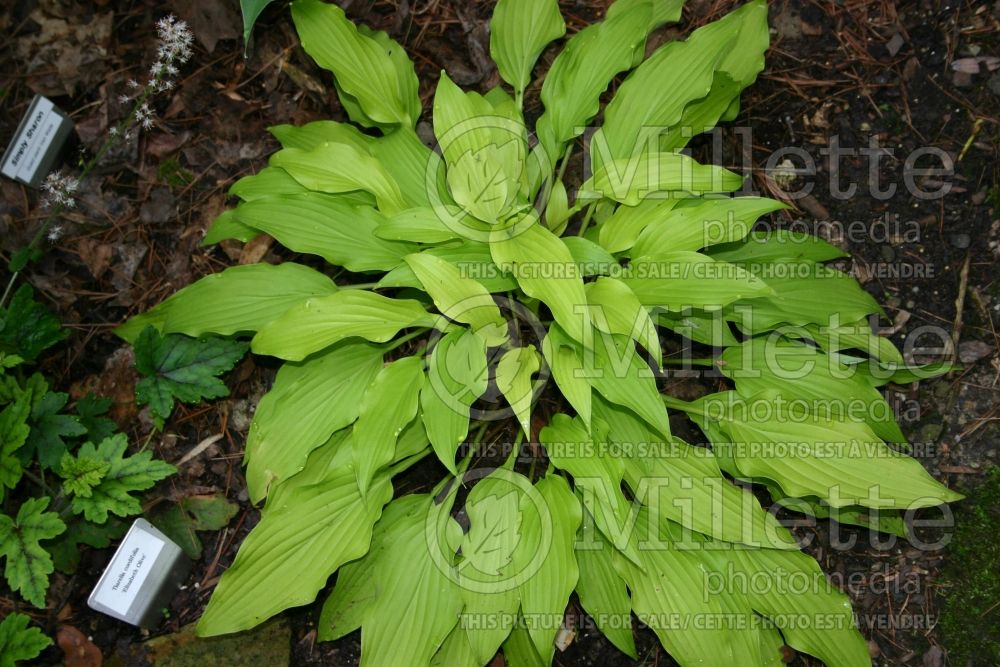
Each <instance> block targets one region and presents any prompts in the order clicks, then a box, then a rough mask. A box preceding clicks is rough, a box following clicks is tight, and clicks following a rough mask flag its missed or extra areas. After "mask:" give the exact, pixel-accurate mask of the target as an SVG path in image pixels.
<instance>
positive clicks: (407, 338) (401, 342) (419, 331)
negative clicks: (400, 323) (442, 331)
mask: <svg viewBox="0 0 1000 667" xmlns="http://www.w3.org/2000/svg"><path fill="white" fill-rule="evenodd" d="M428 331H429V329H428V328H420V329H417V330H416V331H411V332H410V333H408V334H406V335H405V336H403V337H402V338H398V339H396V340H394V341H393V342H392V345H390V346H389V347H387V348H386V349H385V351H386V352H392V351H393V350H395V349H396V348H397V347H399V346H400V345H404V344H406V343H409V342H410V341H411V340H413V339H414V338H416V337H417V336H420V335H422V334H425V333H427V332H428Z"/></svg>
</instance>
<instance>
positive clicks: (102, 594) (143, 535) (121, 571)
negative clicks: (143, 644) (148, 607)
mask: <svg viewBox="0 0 1000 667" xmlns="http://www.w3.org/2000/svg"><path fill="white" fill-rule="evenodd" d="M163 545H164V542H163V540H161V539H159V538H158V537H156V536H154V535H150V534H149V533H147V532H145V531H143V530H131V531H129V533H128V535H126V536H125V541H124V542H122V543H121V546H119V547H118V551H116V552H115V557H114V560H112V561H111V565H109V566H108V569H107V571H106V573H105V576H104V577H103V578H102V580H101V585H100V588H99V589H98V591H97V595H96V596H95V597H94V600H95V601H96V602H99V603H101V604H102V605H104V606H106V607H108V608H109V609H113V610H114V611H116V612H118V613H119V614H122V615H123V616H124V615H126V614H128V610H129V608H130V607H131V606H132V602H133V601H134V600H135V596H136V594H137V593H138V592H139V590H140V589H141V588H142V584H143V582H144V581H146V577H147V576H149V572H150V570H152V568H153V563H155V562H156V557H157V556H159V555H160V551H161V550H162V549H163Z"/></svg>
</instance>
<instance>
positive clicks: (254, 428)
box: [246, 339, 384, 502]
mask: <svg viewBox="0 0 1000 667" xmlns="http://www.w3.org/2000/svg"><path fill="white" fill-rule="evenodd" d="M383 352H384V351H383V350H382V349H381V348H379V347H377V346H375V345H372V344H370V343H367V342H365V341H363V340H358V339H352V340H345V341H343V342H341V343H338V344H336V345H334V346H332V347H331V348H329V349H328V350H324V351H323V352H320V353H318V354H315V355H312V356H310V357H309V358H307V359H305V360H304V361H301V362H296V363H288V364H285V365H284V366H282V367H281V370H279V371H278V375H277V377H276V378H275V380H274V385H273V386H272V387H271V390H270V391H269V392H268V393H267V394H265V395H264V397H263V398H262V399H261V400H260V403H259V404H258V405H257V410H256V411H255V412H254V417H253V422H252V423H251V424H250V432H249V433H248V434H247V444H246V462H247V472H246V477H247V488H248V489H249V491H250V498H251V499H252V500H253V501H254V502H259V501H260V500H262V499H263V498H264V496H265V495H267V489H268V487H269V486H270V485H271V484H272V482H273V481H274V480H278V481H282V480H285V479H288V478H289V477H292V476H293V475H295V474H296V473H298V472H299V471H300V470H302V469H303V468H304V467H305V465H306V459H307V458H308V456H309V453H310V452H311V451H312V450H313V449H315V448H316V447H319V446H320V445H322V444H323V443H324V442H326V441H327V439H328V438H329V437H330V435H331V434H332V433H333V432H334V431H338V430H340V429H342V428H344V427H345V426H348V425H350V424H352V423H353V422H354V420H355V419H357V418H358V413H359V410H360V405H359V402H358V396H361V395H362V394H363V393H364V391H365V390H366V389H367V388H368V385H370V384H371V382H372V380H374V379H375V375H376V374H377V373H378V372H379V369H381V368H382V355H383Z"/></svg>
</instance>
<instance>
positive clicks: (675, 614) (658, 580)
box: [617, 509, 761, 665]
mask: <svg viewBox="0 0 1000 667" xmlns="http://www.w3.org/2000/svg"><path fill="white" fill-rule="evenodd" d="M677 528H679V527H676V526H671V525H670V522H669V521H667V522H662V521H655V520H652V518H651V514H650V513H649V512H648V511H646V510H645V509H643V510H641V511H640V512H639V516H638V518H637V521H636V530H635V532H634V533H633V538H632V539H634V540H636V547H637V550H638V552H639V553H640V554H641V558H642V563H641V565H636V564H635V563H632V562H631V561H629V560H627V559H625V558H618V561H617V564H618V568H619V571H620V572H621V575H622V577H623V578H624V579H625V581H626V582H627V583H628V587H629V590H630V591H631V592H632V610H633V611H634V612H635V614H636V616H638V617H639V620H641V621H642V622H643V623H645V624H646V625H648V626H649V627H650V628H651V629H652V630H653V631H654V632H655V633H656V635H657V637H659V639H660V642H661V643H662V644H663V646H664V647H665V648H666V649H667V651H669V652H670V655H671V656H673V657H674V659H676V660H677V662H679V663H680V664H682V665H695V664H709V665H731V664H760V663H761V656H760V648H761V641H760V638H759V637H758V632H759V631H758V627H759V625H758V624H756V623H754V622H753V609H752V608H751V606H750V603H749V602H748V601H747V600H746V599H745V598H741V597H738V596H735V595H731V594H728V593H729V590H730V589H729V587H725V586H720V587H719V588H720V590H718V591H715V592H714V594H713V593H712V591H710V590H709V588H708V587H709V585H710V584H711V583H712V580H711V578H710V576H709V575H710V574H711V573H712V571H711V570H709V569H708V568H707V567H706V564H705V560H706V559H705V557H704V555H703V553H702V551H701V550H694V549H690V548H689V549H684V548H682V547H679V545H678V543H680V542H682V540H683V538H682V535H683V533H682V531H679V530H676V529H677ZM664 533H666V535H664ZM689 541H692V540H691V539H690V538H689ZM695 546H696V547H697V546H700V545H698V544H697V543H696V544H695ZM707 619H717V620H719V622H718V623H712V622H707ZM723 619H726V620H728V621H730V622H728V623H727V622H725V621H724V620H723Z"/></svg>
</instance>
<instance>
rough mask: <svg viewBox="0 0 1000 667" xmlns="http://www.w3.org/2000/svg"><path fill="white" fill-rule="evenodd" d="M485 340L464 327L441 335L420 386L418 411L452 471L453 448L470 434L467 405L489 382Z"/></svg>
mask: <svg viewBox="0 0 1000 667" xmlns="http://www.w3.org/2000/svg"><path fill="white" fill-rule="evenodd" d="M489 379H490V378H489V367H488V366H487V361H486V341H485V340H483V339H482V338H481V337H480V336H479V335H477V334H476V333H474V332H472V331H469V330H467V329H460V330H455V331H451V332H449V333H448V334H446V335H445V336H444V337H442V338H441V339H440V340H439V341H438V342H437V345H435V346H434V350H433V351H432V352H431V358H430V361H429V362H428V367H427V381H426V382H425V383H424V385H423V387H422V388H421V389H420V413H421V419H422V420H423V423H424V428H425V429H426V431H427V437H428V438H429V439H430V441H431V445H433V447H434V452H435V453H436V454H437V456H438V459H440V461H441V463H443V464H444V465H445V467H447V468H448V469H449V470H450V471H451V472H452V473H453V474H458V471H457V470H456V468H455V450H456V449H457V448H458V445H459V444H461V443H462V442H463V441H464V440H465V437H466V436H467V435H468V434H469V412H470V406H471V405H472V403H473V402H475V400H476V399H477V398H479V397H480V396H481V395H482V394H483V392H485V391H486V387H487V385H488V384H489Z"/></svg>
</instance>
